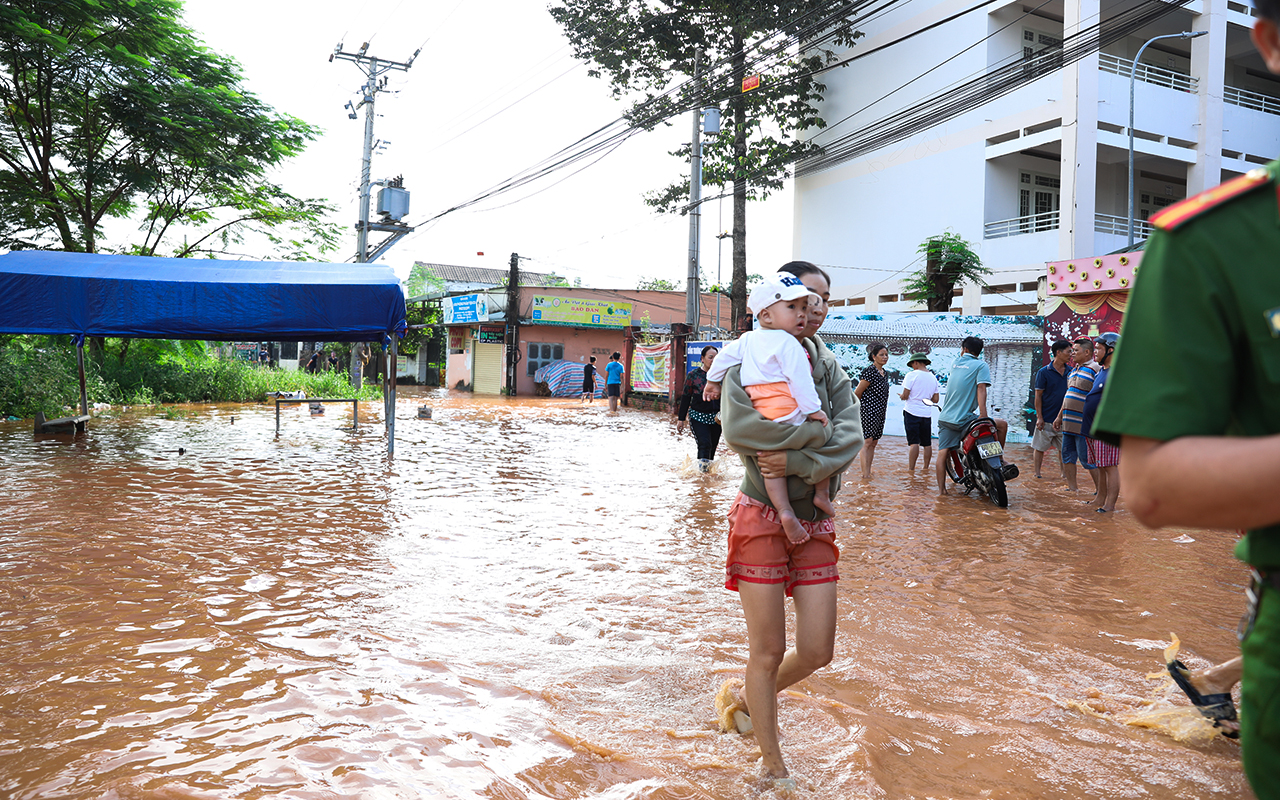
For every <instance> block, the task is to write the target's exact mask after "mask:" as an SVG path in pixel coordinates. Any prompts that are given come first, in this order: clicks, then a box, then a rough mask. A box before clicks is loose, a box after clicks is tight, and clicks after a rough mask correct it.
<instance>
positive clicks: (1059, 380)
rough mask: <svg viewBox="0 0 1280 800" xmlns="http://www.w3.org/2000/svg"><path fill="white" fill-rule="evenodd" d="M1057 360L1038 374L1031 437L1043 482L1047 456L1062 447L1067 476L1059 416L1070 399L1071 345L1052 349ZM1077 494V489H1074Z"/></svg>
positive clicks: (1061, 343) (1060, 454)
mask: <svg viewBox="0 0 1280 800" xmlns="http://www.w3.org/2000/svg"><path fill="white" fill-rule="evenodd" d="M1050 351H1051V352H1052V354H1053V360H1052V361H1050V362H1049V363H1048V364H1046V365H1045V366H1043V367H1041V368H1040V371H1039V372H1037V373H1036V383H1035V392H1036V400H1035V402H1036V432H1035V435H1033V436H1032V437H1031V449H1032V450H1033V451H1034V452H1035V456H1034V459H1035V465H1036V477H1037V478H1043V477H1044V476H1043V475H1042V474H1041V473H1040V469H1041V467H1042V466H1043V465H1044V454H1045V453H1047V452H1049V450H1050V449H1051V448H1052V447H1053V446H1054V445H1057V446H1058V461H1059V463H1061V464H1062V474H1063V475H1064V476H1065V475H1066V474H1067V459H1066V457H1065V456H1066V451H1065V450H1064V449H1063V446H1062V426H1061V425H1060V424H1059V422H1058V412H1059V411H1061V410H1062V400H1063V398H1064V397H1066V396H1067V361H1068V360H1069V359H1070V358H1071V343H1070V342H1068V341H1067V340H1065V339H1059V340H1058V341H1056V342H1054V343H1053V347H1052V348H1050ZM1071 472H1072V480H1071V483H1072V484H1074V483H1075V466H1072V467H1071ZM1071 488H1072V489H1073V490H1074V489H1075V487H1074V486H1072V487H1071Z"/></svg>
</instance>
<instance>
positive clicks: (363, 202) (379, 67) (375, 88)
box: [329, 42, 422, 389]
mask: <svg viewBox="0 0 1280 800" xmlns="http://www.w3.org/2000/svg"><path fill="white" fill-rule="evenodd" d="M368 50H369V43H368V42H365V43H364V44H362V45H360V49H359V50H357V51H356V52H354V53H348V52H346V51H344V50H343V49H342V43H341V42H339V43H338V46H337V47H335V48H334V49H333V52H332V53H330V54H329V61H330V62H332V61H333V60H334V59H335V58H337V59H340V60H342V61H350V62H352V63H354V64H355V65H356V66H357V67H359V68H360V69H361V70H362V71H363V72H364V74H365V82H364V87H363V93H362V95H361V98H360V102H359V103H358V104H356V105H352V104H351V103H349V102H348V103H347V105H346V108H347V109H348V112H349V113H348V114H347V117H348V118H350V119H356V112H357V111H359V110H360V109H361V108H363V109H364V152H363V154H362V157H361V160H360V220H359V221H358V222H357V223H356V263H357V264H367V263H369V262H371V261H374V260H376V259H377V258H378V257H380V256H381V255H382V254H383V253H385V252H386V251H387V250H389V249H391V246H392V245H393V244H395V243H396V242H397V241H399V240H400V239H401V238H402V237H404V236H407V235H408V234H410V233H412V232H413V228H412V227H410V226H409V225H406V224H404V223H401V222H399V219H400V216H395V215H394V214H392V213H391V212H383V209H382V208H381V207H380V208H379V209H378V210H379V211H380V212H383V213H384V219H383V220H382V221H381V222H375V223H370V222H369V192H370V187H371V186H372V185H373V183H374V181H371V180H370V177H369V175H370V171H371V168H372V163H373V117H374V98H375V97H376V96H377V94H378V92H381V91H383V90H385V89H386V88H387V78H386V73H388V72H391V71H392V70H399V71H401V72H408V71H409V67H411V66H413V60H414V59H415V58H417V57H418V53H421V52H422V48H418V49H417V50H415V51H414V52H413V55H412V56H410V57H409V60H408V61H403V62H401V61H389V60H387V59H380V58H377V57H375V56H371V55H369V54H368ZM377 183H378V184H385V183H386V182H384V181H377ZM393 188H394V189H396V190H399V192H400V193H401V194H402V196H403V209H400V210H398V211H397V213H399V214H400V215H401V216H402V215H403V213H404V212H407V211H408V193H407V192H404V191H403V188H402V184H401V183H399V182H396V183H394V184H393ZM378 198H379V206H381V205H382V203H381V200H382V193H381V192H379V195H378ZM392 216H394V219H395V221H394V222H393V221H392V219H391V217H392ZM371 230H374V231H384V232H387V233H390V234H391V236H389V237H388V238H387V239H386V240H384V241H383V242H382V243H381V244H379V245H378V246H377V247H376V248H375V249H374V250H373V252H370V251H369V231H371ZM361 348H362V346H353V347H352V348H351V383H352V385H353V386H355V387H356V388H357V389H359V388H360V386H361V384H362V382H363V375H362V364H361V359H360V350H361Z"/></svg>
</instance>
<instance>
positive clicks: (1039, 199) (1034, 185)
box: [1018, 172, 1062, 232]
mask: <svg viewBox="0 0 1280 800" xmlns="http://www.w3.org/2000/svg"><path fill="white" fill-rule="evenodd" d="M1061 191H1062V181H1061V180H1060V179H1059V178H1056V177H1054V176H1052V175H1039V174H1036V173H1034V172H1024V173H1022V174H1021V175H1020V176H1019V185H1018V217H1019V218H1021V219H1023V220H1024V221H1025V224H1026V226H1027V228H1026V231H1024V232H1030V231H1048V230H1053V229H1055V228H1057V227H1058V214H1057V211H1058V205H1059V201H1060V194H1061Z"/></svg>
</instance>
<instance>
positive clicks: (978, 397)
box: [934, 336, 1009, 494]
mask: <svg viewBox="0 0 1280 800" xmlns="http://www.w3.org/2000/svg"><path fill="white" fill-rule="evenodd" d="M982 344H983V343H982V340H981V339H979V338H978V337H977V336H966V337H965V339H964V341H963V342H961V343H960V358H959V359H957V360H956V363H954V364H952V365H951V374H950V375H949V376H947V396H946V397H945V398H943V400H942V413H941V414H939V415H938V464H937V466H936V467H935V469H934V472H935V473H936V474H937V476H938V493H939V494H946V493H947V459H948V458H950V457H951V451H952V450H954V449H956V448H957V447H959V446H960V438H961V437H960V434H961V433H962V432H963V431H964V426H966V425H968V424H969V423H970V422H971V421H973V420H975V419H977V418H978V417H985V416H987V389H988V387H990V386H991V368H990V367H988V366H987V362H985V361H983V360H982V359H980V358H979V356H981V355H982ZM975 407H976V408H977V409H978V413H976V414H975V413H973V409H974V408H975ZM993 421H994V422H995V424H996V437H997V438H999V439H1000V446H1001V447H1003V446H1004V437H1005V434H1006V433H1007V432H1008V430H1009V423H1007V422H1005V421H1004V420H1002V419H996V420H993Z"/></svg>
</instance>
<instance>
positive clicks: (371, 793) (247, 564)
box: [0, 390, 1252, 800]
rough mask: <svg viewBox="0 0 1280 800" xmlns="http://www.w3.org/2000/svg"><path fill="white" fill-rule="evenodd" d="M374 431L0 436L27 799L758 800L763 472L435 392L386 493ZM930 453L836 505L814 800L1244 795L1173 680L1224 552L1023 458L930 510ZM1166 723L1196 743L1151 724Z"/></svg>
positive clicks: (1224, 750) (1205, 626)
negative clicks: (749, 725)
mask: <svg viewBox="0 0 1280 800" xmlns="http://www.w3.org/2000/svg"><path fill="white" fill-rule="evenodd" d="M411 392H412V390H411ZM421 403H428V404H430V405H432V406H433V407H434V419H432V420H419V419H415V418H414V414H415V412H416V408H417V406H418V405H419V404H421ZM380 413H381V404H380V403H367V404H363V405H362V407H361V414H362V420H361V425H360V428H359V430H357V431H354V432H353V431H352V430H351V429H350V411H349V409H343V408H342V406H340V405H332V406H329V407H328V409H327V411H326V414H325V415H324V416H323V417H311V416H309V415H308V413H307V411H306V408H305V407H303V408H292V409H286V410H284V411H282V424H281V435H280V436H279V437H278V438H277V437H276V436H275V435H274V430H275V417H274V410H273V408H272V407H270V406H259V405H245V406H188V407H179V408H177V409H171V410H168V411H164V410H161V409H156V408H147V409H134V410H129V411H120V410H115V411H109V412H105V413H104V414H102V415H100V416H99V417H98V418H97V419H95V420H93V421H92V422H91V423H90V425H89V431H88V433H87V434H85V435H83V436H81V437H78V438H75V439H72V438H71V437H38V438H37V437H33V436H32V434H31V430H30V423H29V422H21V423H18V422H12V423H0V497H3V498H4V504H3V509H4V513H3V519H0V797H4V798H10V799H11V800H35V799H36V798H39V799H40V800H45V799H46V798H94V799H96V798H122V799H123V798H128V799H129V800H134V799H142V798H147V799H154V800H179V799H182V798H201V799H203V798H209V799H210V800H212V798H246V799H248V798H263V797H270V798H297V799H299V800H301V799H302V798H308V799H311V798H314V799H316V800H319V799H320V798H377V799H379V800H380V799H382V798H405V799H406V800H407V799H408V798H437V797H438V798H504V799H506V800H514V799H515V798H588V797H591V798H596V797H599V798H617V799H619V800H620V799H622V798H655V799H656V798H725V799H726V800H728V799H729V798H742V797H756V796H759V791H758V789H756V788H755V780H756V776H757V774H758V765H757V764H756V762H755V757H756V756H757V755H758V750H757V749H756V748H755V746H754V742H753V740H752V739H751V738H750V737H743V736H739V735H737V734H733V735H721V734H720V733H718V732H717V728H716V718H715V712H714V709H713V707H712V701H713V697H714V695H715V692H716V690H717V689H718V688H719V686H720V685H721V684H722V683H723V682H724V681H725V680H726V679H728V678H731V677H735V676H740V675H741V674H742V669H743V666H744V664H745V661H746V655H747V652H746V637H745V626H744V623H743V621H742V612H741V608H740V606H739V604H738V602H737V596H736V595H735V594H733V593H731V592H728V591H726V590H724V589H723V580H724V555H725V533H726V523H725V521H724V514H725V513H726V512H727V511H728V508H729V504H730V502H731V501H732V499H733V496H734V494H735V492H736V487H737V484H738V481H739V480H740V478H741V474H742V470H741V467H740V466H739V465H738V464H737V463H736V458H733V457H731V456H729V455H728V451H727V450H726V449H725V448H724V447H723V445H722V448H721V459H722V461H721V463H720V464H719V465H718V466H719V468H720V472H719V474H713V475H710V476H703V475H698V474H691V471H690V469H689V459H690V458H691V457H692V456H693V454H694V442H693V439H692V437H690V436H685V437H677V436H675V435H674V422H672V421H671V418H669V417H668V416H666V415H665V414H659V413H653V412H641V411H634V410H630V409H625V408H624V409H623V411H622V413H621V414H620V415H619V416H618V417H616V418H610V417H607V416H606V415H605V406H604V404H603V403H600V402H597V403H596V404H595V405H593V406H590V407H587V408H585V409H584V408H582V407H581V406H579V404H578V403H577V402H576V401H573V400H561V399H527V398H521V399H515V400H512V399H506V398H483V397H476V398H473V397H472V396H470V395H464V394H459V393H448V392H442V391H423V392H421V393H419V394H412V393H411V394H408V395H407V396H406V394H404V393H402V394H401V399H400V403H399V408H398V413H397V444H396V459H395V461H394V462H393V463H392V464H390V466H388V462H387V460H386V455H385V440H384V438H383V435H382V427H381V425H380V424H373V423H380V418H379V415H380ZM233 419H234V422H233ZM366 423H370V424H366ZM179 448H183V449H184V451H185V452H184V453H183V454H179V452H178V449H179ZM905 451H906V446H905V441H904V440H903V439H899V438H886V439H884V440H883V442H882V444H881V446H880V447H879V449H878V450H877V455H876V463H875V473H876V474H875V477H874V478H873V479H872V481H871V482H870V483H869V484H865V485H863V484H861V483H860V482H859V481H858V480H857V479H856V478H854V479H853V480H852V481H850V482H849V483H847V484H846V486H845V489H844V491H843V492H842V493H841V495H840V497H839V502H838V503H837V508H838V510H839V512H840V519H839V520H838V543H839V544H840V546H841V548H842V553H841V559H840V572H841V581H840V583H839V613H840V622H839V628H838V632H837V639H836V658H835V661H834V662H833V663H832V664H831V665H830V666H829V667H828V668H826V669H824V670H821V671H820V672H819V673H817V675H815V676H814V677H813V678H810V679H809V680H807V681H805V682H802V683H801V684H799V685H798V686H797V687H795V689H796V690H795V691H793V692H788V693H786V694H784V695H783V698H782V700H781V702H780V711H779V713H780V722H781V727H782V732H783V740H782V746H783V752H784V754H785V756H786V758H787V762H788V765H789V766H790V768H791V770H792V774H793V776H794V777H795V778H796V779H797V782H798V784H799V786H800V792H799V795H800V796H802V797H813V798H863V797H865V798H892V799H894V800H896V799H897V798H919V799H920V800H924V798H1028V797H1037V798H1128V797H1134V798H1137V797H1154V798H1164V797H1169V798H1172V797H1178V798H1240V797H1251V796H1252V795H1251V794H1250V793H1249V790H1248V788H1247V785H1246V782H1245V779H1244V776H1243V774H1242V772H1241V769H1240V763H1239V748H1238V746H1237V745H1236V744H1235V743H1234V742H1230V741H1226V740H1224V739H1222V738H1221V737H1218V738H1213V739H1209V738H1207V737H1201V738H1197V735H1196V733H1197V731H1201V732H1202V731H1203V726H1201V725H1200V723H1199V717H1198V716H1197V715H1195V713H1194V712H1193V711H1189V710H1186V709H1187V702H1186V700H1185V698H1184V697H1183V696H1182V695H1181V694H1180V693H1179V692H1178V691H1177V690H1176V689H1172V690H1170V689H1168V688H1167V687H1168V686H1169V685H1171V684H1170V682H1169V681H1168V680H1159V679H1151V678H1148V674H1149V673H1154V672H1157V671H1159V670H1161V669H1163V656H1162V652H1161V651H1162V648H1163V647H1164V646H1165V645H1166V644H1167V643H1168V641H1169V640H1168V636H1169V633H1170V632H1171V631H1174V632H1176V633H1177V634H1178V635H1179V637H1181V639H1182V641H1183V643H1184V645H1183V648H1184V649H1183V652H1182V658H1183V660H1185V661H1187V662H1188V663H1189V664H1190V665H1191V666H1193V667H1201V666H1204V665H1206V663H1207V662H1206V661H1205V660H1204V659H1205V658H1209V659H1213V660H1223V659H1226V658H1230V657H1232V656H1234V655H1235V654H1236V653H1237V647H1236V644H1235V633H1234V631H1235V625H1236V622H1237V620H1238V618H1239V615H1240V613H1241V611H1242V610H1243V592H1242V589H1243V585H1244V583H1245V580H1246V571H1245V570H1244V569H1243V568H1242V567H1241V566H1240V565H1238V564H1237V563H1236V562H1235V561H1234V560H1233V559H1232V558H1231V554H1230V548H1231V545H1232V543H1233V542H1234V540H1235V537H1234V535H1233V534H1230V533H1226V532H1221V533H1219V532H1206V531H1192V532H1183V531H1177V530H1162V531H1148V530H1146V529H1143V528H1141V527H1140V526H1139V525H1138V524H1137V522H1136V521H1135V520H1134V519H1133V518H1132V516H1130V515H1129V514H1127V513H1125V512H1123V510H1122V511H1121V512H1120V513H1118V514H1116V515H1114V517H1112V516H1110V515H1101V514H1095V513H1093V511H1092V509H1090V508H1087V507H1085V506H1083V505H1082V504H1081V500H1082V498H1081V497H1077V496H1075V495H1067V494H1066V493H1065V492H1062V491H1059V490H1058V487H1060V485H1061V484H1060V482H1059V481H1058V480H1055V479H1049V480H1042V481H1037V480H1035V479H1034V478H1033V477H1032V469H1031V456H1030V450H1029V449H1027V448H1026V446H1025V445H1015V446H1012V447H1011V455H1012V460H1014V461H1016V462H1017V463H1018V464H1019V465H1020V466H1021V468H1022V475H1023V476H1022V477H1021V478H1019V479H1018V480H1017V481H1015V482H1013V483H1012V484H1011V485H1010V506H1011V507H1010V508H1009V509H1008V510H1007V511H1006V510H1001V509H997V508H995V507H994V506H993V505H991V504H990V503H989V502H987V501H985V500H980V499H975V498H965V497H950V498H942V499H939V498H937V497H936V495H935V491H936V490H935V489H934V485H933V479H932V474H929V475H927V476H925V475H915V476H912V475H910V474H909V473H908V472H907V470H906V467H905V463H906V456H905ZM1047 460H1051V461H1052V460H1053V458H1051V459H1047ZM853 472H854V474H856V473H857V465H856V464H855V465H854V467H853ZM1045 473H1046V475H1048V476H1055V477H1056V476H1057V474H1058V467H1057V466H1056V462H1055V463H1054V464H1053V465H1051V466H1048V467H1046V470H1045ZM1082 477H1083V471H1082ZM1084 480H1085V482H1086V483H1087V482H1088V479H1087V478H1084ZM1123 503H1124V497H1123V494H1122V496H1121V505H1122V506H1123ZM1098 517H1103V518H1102V519H1098ZM1184 533H1189V537H1188V538H1191V539H1194V541H1192V542H1186V541H1174V540H1175V539H1179V537H1181V536H1183V535H1184ZM1152 698H1154V699H1155V701H1156V705H1155V709H1156V710H1160V709H1162V708H1163V709H1165V710H1167V709H1168V708H1169V706H1170V703H1172V704H1173V705H1176V706H1177V707H1178V708H1180V709H1182V710H1183V711H1182V712H1181V713H1175V714H1172V715H1170V716H1168V717H1167V718H1163V719H1165V721H1164V722H1161V723H1160V724H1159V725H1158V726H1157V727H1156V728H1143V727H1136V726H1133V725H1128V724H1125V722H1126V720H1129V719H1131V718H1132V717H1133V715H1135V714H1137V713H1138V712H1140V711H1143V710H1144V708H1142V707H1140V702H1141V701H1143V700H1148V699H1152ZM1147 710H1149V709H1147ZM1170 720H1171V721H1170ZM1170 726H1172V727H1170ZM1175 733H1177V734H1178V736H1175V735H1174V734H1175ZM1179 737H1182V740H1180V739H1179ZM770 796H771V795H770Z"/></svg>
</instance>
